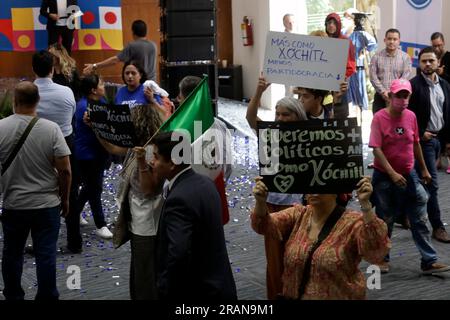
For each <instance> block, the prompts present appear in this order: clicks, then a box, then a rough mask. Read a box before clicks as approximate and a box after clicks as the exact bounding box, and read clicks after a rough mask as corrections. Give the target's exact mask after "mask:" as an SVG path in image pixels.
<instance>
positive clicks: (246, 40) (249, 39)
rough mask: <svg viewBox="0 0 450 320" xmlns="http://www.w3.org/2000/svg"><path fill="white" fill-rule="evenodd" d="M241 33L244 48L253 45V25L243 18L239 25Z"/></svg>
mask: <svg viewBox="0 0 450 320" xmlns="http://www.w3.org/2000/svg"><path fill="white" fill-rule="evenodd" d="M241 32H242V43H243V44H244V46H245V47H247V46H252V45H253V25H252V21H251V20H250V19H249V18H248V17H247V16H244V19H243V21H242V23H241Z"/></svg>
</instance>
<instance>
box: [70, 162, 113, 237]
mask: <svg viewBox="0 0 450 320" xmlns="http://www.w3.org/2000/svg"><path fill="white" fill-rule="evenodd" d="M78 168H79V170H80V174H81V181H82V187H81V191H80V193H79V195H78V199H77V202H76V205H75V216H76V217H77V219H78V221H80V213H81V211H82V210H83V208H84V205H85V204H86V202H87V201H89V205H90V206H91V211H92V215H93V216H94V222H95V226H96V227H97V229H100V228H102V227H105V226H106V222H105V215H104V214H103V206H102V199H101V196H102V191H103V171H104V170H105V160H104V159H102V160H97V159H95V160H79V161H78ZM74 219H75V218H74Z"/></svg>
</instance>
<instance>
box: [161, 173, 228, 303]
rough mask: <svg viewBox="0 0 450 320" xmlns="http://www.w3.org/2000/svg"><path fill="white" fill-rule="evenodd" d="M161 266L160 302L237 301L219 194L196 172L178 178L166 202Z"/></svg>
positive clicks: (210, 183) (207, 179)
mask: <svg viewBox="0 0 450 320" xmlns="http://www.w3.org/2000/svg"><path fill="white" fill-rule="evenodd" d="M157 262H158V281H157V283H158V291H159V296H160V299H163V300H171V301H178V300H183V301H184V300H186V299H187V300H194V301H199V300H201V301H205V300H208V301H211V300H212V301H218V300H236V299H237V296H236V286H235V283H234V279H233V275H232V272H231V267H230V262H229V259H228V253H227V249H226V246H225V236H224V231H223V226H222V214H221V201H220V196H219V193H218V192H217V190H216V188H215V185H214V184H213V182H212V181H211V180H210V179H209V178H207V177H205V176H202V175H200V174H198V173H196V172H194V171H193V170H192V169H190V170H188V171H186V172H184V173H183V174H181V175H180V176H179V177H178V178H177V180H176V181H175V183H174V184H173V186H172V189H171V190H170V192H169V194H168V196H167V199H166V201H165V203H164V206H163V209H162V214H161V219H160V225H159V229H158V256H157Z"/></svg>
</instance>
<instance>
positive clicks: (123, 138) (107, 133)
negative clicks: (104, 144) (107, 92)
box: [87, 103, 136, 148]
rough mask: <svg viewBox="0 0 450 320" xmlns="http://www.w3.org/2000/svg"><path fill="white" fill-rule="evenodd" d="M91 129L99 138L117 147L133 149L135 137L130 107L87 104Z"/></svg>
mask: <svg viewBox="0 0 450 320" xmlns="http://www.w3.org/2000/svg"><path fill="white" fill-rule="evenodd" d="M87 110H88V113H89V116H90V118H91V123H92V129H93V130H94V132H95V134H96V135H98V136H99V137H100V138H102V139H104V140H106V141H108V142H110V143H112V144H114V145H116V146H119V147H125V148H133V147H134V146H135V145H136V135H135V132H134V126H133V122H132V121H131V113H130V107H129V106H128V105H126V104H123V105H109V104H108V105H106V104H94V103H89V104H88V108H87Z"/></svg>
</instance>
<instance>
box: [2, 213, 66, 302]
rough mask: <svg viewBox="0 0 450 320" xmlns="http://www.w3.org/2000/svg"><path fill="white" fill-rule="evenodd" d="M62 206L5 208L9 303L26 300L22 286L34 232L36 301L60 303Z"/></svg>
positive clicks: (4, 266) (4, 272) (5, 269)
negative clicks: (58, 251) (58, 245)
mask: <svg viewBox="0 0 450 320" xmlns="http://www.w3.org/2000/svg"><path fill="white" fill-rule="evenodd" d="M60 210H61V208H60V206H57V207H54V208H46V209H35V210H8V209H3V216H2V225H3V235H4V243H3V258H2V259H3V260H2V275H3V282H4V285H5V288H4V290H3V295H4V296H5V298H6V299H7V300H23V299H24V297H25V292H24V291H23V289H22V286H21V278H22V270H23V255H24V249H25V243H26V241H27V238H28V234H29V233H30V231H31V238H32V239H33V248H34V254H35V257H36V275H37V283H38V290H37V294H36V297H35V299H36V300H57V299H58V298H59V293H58V289H57V288H56V243H57V241H58V234H59V226H60Z"/></svg>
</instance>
